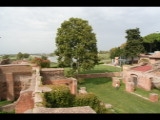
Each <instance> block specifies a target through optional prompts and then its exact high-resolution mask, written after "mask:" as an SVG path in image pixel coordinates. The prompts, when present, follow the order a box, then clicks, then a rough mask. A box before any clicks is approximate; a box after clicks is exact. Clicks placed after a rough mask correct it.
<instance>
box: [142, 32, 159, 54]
mask: <svg viewBox="0 0 160 120" xmlns="http://www.w3.org/2000/svg"><path fill="white" fill-rule="evenodd" d="M143 45H144V47H145V50H146V51H147V52H154V51H156V50H160V48H159V46H160V33H151V34H149V35H146V36H144V37H143Z"/></svg>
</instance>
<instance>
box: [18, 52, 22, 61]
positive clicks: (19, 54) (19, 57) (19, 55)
mask: <svg viewBox="0 0 160 120" xmlns="http://www.w3.org/2000/svg"><path fill="white" fill-rule="evenodd" d="M17 59H18V60H21V59H23V54H22V53H21V52H19V53H18V54H17Z"/></svg>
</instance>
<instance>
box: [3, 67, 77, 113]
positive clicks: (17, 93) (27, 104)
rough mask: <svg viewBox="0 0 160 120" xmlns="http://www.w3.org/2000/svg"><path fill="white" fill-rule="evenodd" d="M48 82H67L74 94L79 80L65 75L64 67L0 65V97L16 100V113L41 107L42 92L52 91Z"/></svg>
mask: <svg viewBox="0 0 160 120" xmlns="http://www.w3.org/2000/svg"><path fill="white" fill-rule="evenodd" d="M46 84H65V85H67V86H68V87H69V88H70V90H71V93H72V94H76V93H77V80H76V79H74V78H66V77H64V69H61V68H55V69H53V68H44V69H41V68H40V67H37V66H36V67H34V66H31V65H29V64H28V65H27V64H9V65H1V66H0V93H1V94H0V99H1V100H8V101H15V112H16V113H24V112H25V111H27V110H29V109H34V108H35V107H39V105H38V106H37V103H39V102H40V103H41V102H42V98H41V97H40V93H41V92H46V91H51V89H50V88H48V87H46V86H45V85H46Z"/></svg>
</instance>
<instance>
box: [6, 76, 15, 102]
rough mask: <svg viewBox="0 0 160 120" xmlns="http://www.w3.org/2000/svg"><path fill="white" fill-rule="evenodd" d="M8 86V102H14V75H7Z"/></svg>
mask: <svg viewBox="0 0 160 120" xmlns="http://www.w3.org/2000/svg"><path fill="white" fill-rule="evenodd" d="M6 84H7V96H6V99H7V100H8V101H13V100H14V81H13V74H12V73H6Z"/></svg>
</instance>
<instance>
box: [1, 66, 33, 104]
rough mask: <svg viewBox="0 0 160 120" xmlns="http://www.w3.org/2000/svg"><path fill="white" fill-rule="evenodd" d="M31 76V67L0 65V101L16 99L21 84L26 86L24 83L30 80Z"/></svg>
mask: <svg viewBox="0 0 160 120" xmlns="http://www.w3.org/2000/svg"><path fill="white" fill-rule="evenodd" d="M31 75H32V67H31V66H29V65H13V64H10V65H1V66H0V99H1V100H9V101H14V100H16V99H18V97H19V93H20V91H21V90H22V88H23V87H22V85H24V84H23V83H26V84H27V82H25V81H26V79H29V77H30V78H31ZM20 78H21V80H20ZM26 84H25V86H26Z"/></svg>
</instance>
